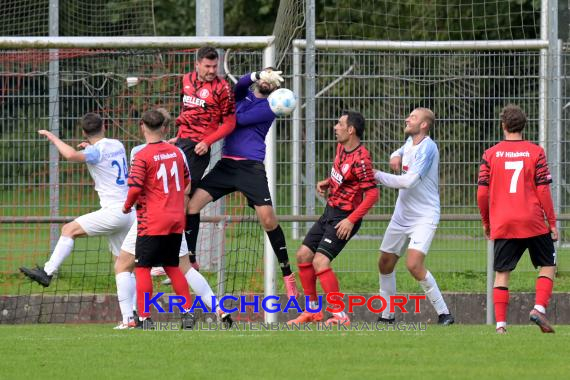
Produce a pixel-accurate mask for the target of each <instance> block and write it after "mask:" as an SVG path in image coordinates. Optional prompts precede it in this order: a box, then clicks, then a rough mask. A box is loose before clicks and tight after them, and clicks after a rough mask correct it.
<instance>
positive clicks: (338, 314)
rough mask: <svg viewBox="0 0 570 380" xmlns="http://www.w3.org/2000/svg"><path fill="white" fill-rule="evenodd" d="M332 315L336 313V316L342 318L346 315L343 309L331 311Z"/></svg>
mask: <svg viewBox="0 0 570 380" xmlns="http://www.w3.org/2000/svg"><path fill="white" fill-rule="evenodd" d="M333 315H336V316H337V317H339V318H344V317H346V314H345V312H344V311H341V312H339V313H333Z"/></svg>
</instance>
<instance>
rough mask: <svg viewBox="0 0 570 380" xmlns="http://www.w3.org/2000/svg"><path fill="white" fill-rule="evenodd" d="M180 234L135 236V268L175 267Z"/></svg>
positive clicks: (178, 251)
mask: <svg viewBox="0 0 570 380" xmlns="http://www.w3.org/2000/svg"><path fill="white" fill-rule="evenodd" d="M181 242H182V234H170V235H150V236H137V244H136V248H135V266H137V267H177V266H178V263H179V261H178V254H179V253H180V243H181Z"/></svg>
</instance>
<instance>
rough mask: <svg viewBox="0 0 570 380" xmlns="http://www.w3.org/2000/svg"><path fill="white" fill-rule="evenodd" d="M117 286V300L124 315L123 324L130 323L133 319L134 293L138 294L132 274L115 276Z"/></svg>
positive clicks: (125, 273)
mask: <svg viewBox="0 0 570 380" xmlns="http://www.w3.org/2000/svg"><path fill="white" fill-rule="evenodd" d="M115 282H116V284H117V299H118V300H119V308H120V309H121V314H122V315H123V323H128V322H129V319H132V318H133V305H132V302H133V293H136V286H133V282H132V277H131V272H121V273H117V274H116V275H115Z"/></svg>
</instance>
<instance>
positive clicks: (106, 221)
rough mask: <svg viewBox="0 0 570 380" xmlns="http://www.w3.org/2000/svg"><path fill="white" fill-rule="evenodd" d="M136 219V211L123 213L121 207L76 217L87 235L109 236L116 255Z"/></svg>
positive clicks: (112, 250)
mask: <svg viewBox="0 0 570 380" xmlns="http://www.w3.org/2000/svg"><path fill="white" fill-rule="evenodd" d="M135 220H136V216H135V213H134V212H131V213H129V214H123V211H122V208H121V207H106V208H102V209H100V210H97V211H94V212H91V213H89V214H85V215H81V216H80V217H79V218H77V219H75V221H76V222H77V223H78V224H79V225H80V226H81V228H82V229H83V231H85V233H86V234H87V236H107V240H108V241H109V249H110V250H111V252H112V253H113V255H115V256H119V252H120V251H121V243H122V242H123V240H124V239H125V236H127V232H129V228H131V225H132V224H133V222H134V221H135Z"/></svg>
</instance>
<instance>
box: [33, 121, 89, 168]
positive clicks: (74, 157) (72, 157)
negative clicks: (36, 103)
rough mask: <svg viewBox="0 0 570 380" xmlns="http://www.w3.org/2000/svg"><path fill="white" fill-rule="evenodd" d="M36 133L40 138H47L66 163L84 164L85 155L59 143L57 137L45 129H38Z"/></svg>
mask: <svg viewBox="0 0 570 380" xmlns="http://www.w3.org/2000/svg"><path fill="white" fill-rule="evenodd" d="M38 133H39V134H40V135H42V136H45V137H47V139H48V140H49V141H50V142H51V143H52V144H53V145H55V147H56V148H57V150H58V151H59V153H61V155H62V156H63V157H64V158H65V159H66V160H67V161H72V162H85V154H83V153H81V152H78V151H76V150H75V149H74V148H73V147H72V146H70V145H68V144H66V143H64V142H63V141H61V140H60V139H59V137H57V136H56V135H54V134H53V133H51V132H50V131H47V130H45V129H40V130H39V131H38Z"/></svg>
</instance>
